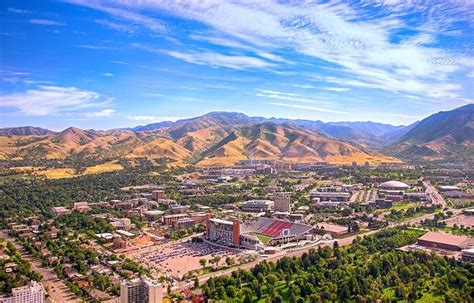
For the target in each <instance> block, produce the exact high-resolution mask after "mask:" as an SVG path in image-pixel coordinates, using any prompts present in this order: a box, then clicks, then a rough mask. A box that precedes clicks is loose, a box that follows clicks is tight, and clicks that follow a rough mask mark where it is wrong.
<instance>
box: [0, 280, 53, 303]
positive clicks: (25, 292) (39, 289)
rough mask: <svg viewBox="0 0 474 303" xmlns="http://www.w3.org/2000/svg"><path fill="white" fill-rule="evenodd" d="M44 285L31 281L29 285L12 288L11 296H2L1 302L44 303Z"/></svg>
mask: <svg viewBox="0 0 474 303" xmlns="http://www.w3.org/2000/svg"><path fill="white" fill-rule="evenodd" d="M44 297H45V291H44V288H43V285H41V284H40V283H37V282H34V281H33V282H31V283H30V284H29V285H26V286H22V287H17V288H13V289H12V295H11V296H9V297H3V298H2V297H0V303H44Z"/></svg>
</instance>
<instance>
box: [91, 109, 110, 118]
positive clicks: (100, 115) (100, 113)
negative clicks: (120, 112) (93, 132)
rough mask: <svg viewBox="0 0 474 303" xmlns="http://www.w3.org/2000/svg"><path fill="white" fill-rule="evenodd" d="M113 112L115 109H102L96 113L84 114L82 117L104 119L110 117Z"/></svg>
mask: <svg viewBox="0 0 474 303" xmlns="http://www.w3.org/2000/svg"><path fill="white" fill-rule="evenodd" d="M115 112H116V110H115V109H104V110H101V111H98V112H91V113H86V114H85V115H84V116H86V118H105V117H110V116H112V115H113V114H114V113H115Z"/></svg>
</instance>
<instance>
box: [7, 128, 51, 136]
mask: <svg viewBox="0 0 474 303" xmlns="http://www.w3.org/2000/svg"><path fill="white" fill-rule="evenodd" d="M53 134H55V132H53V131H52V130H49V129H46V128H41V127H34V126H20V127H5V128H0V136H46V135H53Z"/></svg>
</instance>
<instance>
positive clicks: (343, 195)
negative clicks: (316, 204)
mask: <svg viewBox="0 0 474 303" xmlns="http://www.w3.org/2000/svg"><path fill="white" fill-rule="evenodd" d="M350 198H351V194H350V193H347V192H319V191H314V192H312V193H310V199H311V200H313V199H319V201H332V202H348V201H349V199H350Z"/></svg>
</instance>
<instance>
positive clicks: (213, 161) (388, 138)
mask: <svg viewBox="0 0 474 303" xmlns="http://www.w3.org/2000/svg"><path fill="white" fill-rule="evenodd" d="M473 117H474V105H473V104H469V105H466V106H463V107H460V108H457V109H455V110H452V111H447V112H440V113H437V114H434V115H432V116H430V117H428V118H426V119H424V120H422V121H418V122H415V123H413V124H411V125H409V126H393V125H389V124H383V123H374V122H330V123H324V122H322V121H311V120H292V119H281V118H263V117H250V116H247V115H245V114H242V113H230V112H211V113H208V114H205V115H202V116H199V117H195V118H190V119H183V120H179V121H176V122H170V121H166V122H159V123H154V124H148V125H144V126H138V127H135V128H129V129H115V130H109V131H100V130H82V129H79V128H74V127H70V128H67V129H65V130H63V131H61V132H53V131H50V130H47V129H42V128H38V127H29V126H27V127H15V128H3V129H0V159H4V160H15V159H25V160H28V159H33V158H34V159H65V158H68V157H74V158H83V159H88V158H93V159H97V160H104V161H105V160H114V159H119V158H140V157H146V158H149V159H153V160H154V161H159V162H162V163H163V162H166V163H173V164H174V165H184V164H186V163H192V164H198V165H204V166H209V165H223V166H229V165H232V164H234V163H235V162H236V161H238V160H243V159H279V160H282V161H287V162H315V161H327V162H330V163H339V164H343V163H351V162H352V161H356V162H357V163H364V162H365V161H369V162H370V163H379V162H397V161H400V160H398V159H402V160H409V161H432V160H443V159H449V160H450V161H472V160H473V154H474V152H473V151H474V149H473V142H474V130H473V128H474V119H473Z"/></svg>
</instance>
